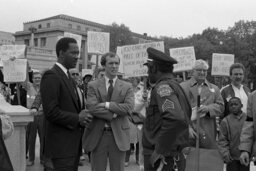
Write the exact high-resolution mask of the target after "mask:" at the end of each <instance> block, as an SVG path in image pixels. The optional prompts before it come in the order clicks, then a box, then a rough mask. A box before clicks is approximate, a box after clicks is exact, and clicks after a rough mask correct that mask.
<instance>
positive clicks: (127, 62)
mask: <svg viewBox="0 0 256 171" xmlns="http://www.w3.org/2000/svg"><path fill="white" fill-rule="evenodd" d="M148 47H152V48H155V49H157V50H160V51H162V52H164V42H151V43H144V44H136V45H129V46H121V47H118V48H117V55H118V56H119V57H120V59H121V61H120V66H119V67H120V69H119V72H121V73H124V75H125V77H140V76H146V75H147V67H145V66H143V64H144V63H146V62H147V59H148V54H147V48H148Z"/></svg>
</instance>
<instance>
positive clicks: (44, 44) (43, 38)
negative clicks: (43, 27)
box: [40, 37, 46, 47]
mask: <svg viewBox="0 0 256 171" xmlns="http://www.w3.org/2000/svg"><path fill="white" fill-rule="evenodd" d="M40 46H41V47H45V46H46V37H42V38H41V42H40Z"/></svg>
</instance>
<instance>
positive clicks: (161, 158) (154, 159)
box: [150, 151, 167, 167]
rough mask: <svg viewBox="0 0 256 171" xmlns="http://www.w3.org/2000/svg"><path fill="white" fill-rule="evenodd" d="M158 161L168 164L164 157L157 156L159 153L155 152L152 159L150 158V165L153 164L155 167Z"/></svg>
mask: <svg viewBox="0 0 256 171" xmlns="http://www.w3.org/2000/svg"><path fill="white" fill-rule="evenodd" d="M157 160H161V163H163V164H167V163H166V161H165V157H164V156H163V155H161V154H157V152H156V151H154V152H153V153H152V154H151V157H150V163H151V166H152V167H154V165H155V163H156V161H157Z"/></svg>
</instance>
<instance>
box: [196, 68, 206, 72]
mask: <svg viewBox="0 0 256 171" xmlns="http://www.w3.org/2000/svg"><path fill="white" fill-rule="evenodd" d="M196 71H197V72H207V70H206V69H196Z"/></svg>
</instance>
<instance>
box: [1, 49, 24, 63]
mask: <svg viewBox="0 0 256 171" xmlns="http://www.w3.org/2000/svg"><path fill="white" fill-rule="evenodd" d="M25 51H26V45H2V46H0V66H3V62H2V61H3V60H8V59H10V58H11V57H15V58H25Z"/></svg>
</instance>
